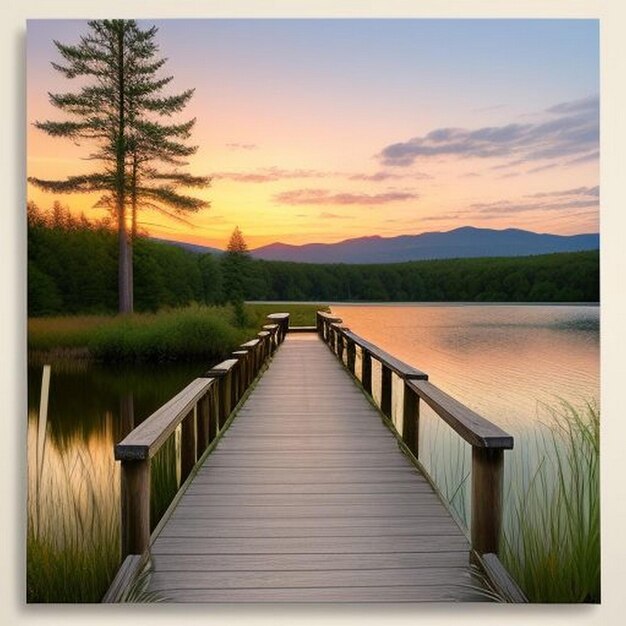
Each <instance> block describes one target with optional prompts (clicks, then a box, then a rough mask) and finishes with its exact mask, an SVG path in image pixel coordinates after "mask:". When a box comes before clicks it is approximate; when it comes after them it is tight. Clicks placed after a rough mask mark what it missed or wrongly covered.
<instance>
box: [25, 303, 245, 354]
mask: <svg viewBox="0 0 626 626" xmlns="http://www.w3.org/2000/svg"><path fill="white" fill-rule="evenodd" d="M256 331H257V328H256V324H254V325H252V324H251V325H250V326H248V327H243V328H242V327H239V326H238V325H237V323H236V320H235V315H234V311H233V308H232V307H230V306H223V307H206V306H197V305H192V306H189V307H185V308H181V309H171V310H164V311H160V312H158V313H134V314H131V315H123V316H122V315H120V316H105V315H82V316H76V317H72V316H67V317H48V318H34V319H30V320H29V322H28V348H29V350H30V351H31V352H36V351H48V352H55V351H56V352H60V351H63V350H67V349H74V350H77V349H83V350H86V351H87V353H88V355H89V356H91V357H93V358H95V359H98V360H101V361H112V362H122V361H124V362H137V361H146V362H158V361H166V360H190V359H194V358H198V357H209V358H221V357H223V356H225V355H226V354H228V353H229V352H230V351H231V350H233V349H234V348H235V347H236V346H237V345H239V344H240V343H241V342H242V341H245V340H246V339H249V338H250V336H251V335H253V334H254V333H255V332H256Z"/></svg>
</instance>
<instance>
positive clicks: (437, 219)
mask: <svg viewBox="0 0 626 626" xmlns="http://www.w3.org/2000/svg"><path fill="white" fill-rule="evenodd" d="M26 135H27V176H28V183H27V198H26V210H27V221H28V430H27V433H28V438H27V442H26V450H25V452H26V453H27V457H28V494H27V503H26V506H27V524H28V526H27V532H26V535H27V554H26V558H27V563H26V576H27V581H26V589H27V601H28V602H29V603H100V602H106V603H112V602H115V603H122V602H132V603H138V602H145V603H148V602H164V603H169V602H177V603H178V602H194V603H227V604H235V605H239V604H246V603H252V604H255V603H306V604H318V603H331V604H332V603H370V602H375V603H381V602H383V603H393V604H395V603H420V602H438V603H452V602H484V603H488V602H510V603H526V602H529V603H599V602H600V599H601V595H600V593H601V590H600V491H599V454H600V452H599V433H600V397H599V311H600V309H599V305H600V303H599V243H600V242H599V197H600V193H599V171H598V167H599V47H598V22H597V20H580V19H577V20H566V19H551V20H525V19H515V20H512V19H511V20H502V19H496V20H476V19H471V20H470V19H467V20H462V19H458V20H433V19H402V20H397V19H386V20H382V19H265V20H254V19H228V20H226V19H185V20H183V19H181V20H145V19H138V20H131V19H128V20H126V19H124V20H120V19H111V20H104V19H103V20H92V21H88V20H32V21H29V22H28V25H27V130H26ZM416 611H419V608H416Z"/></svg>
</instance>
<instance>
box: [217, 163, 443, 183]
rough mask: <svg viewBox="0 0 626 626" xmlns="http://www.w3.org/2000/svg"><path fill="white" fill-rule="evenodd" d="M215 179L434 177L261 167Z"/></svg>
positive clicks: (239, 181) (220, 173) (277, 179)
mask: <svg viewBox="0 0 626 626" xmlns="http://www.w3.org/2000/svg"><path fill="white" fill-rule="evenodd" d="M213 178H214V179H215V180H231V181H234V182H237V183H272V182H276V181H279V180H291V179H296V178H346V179H347V180H357V181H366V182H376V183H377V182H384V181H386V180H401V179H414V180H427V179H430V178H432V176H430V175H429V174H425V173H423V172H412V173H402V174H398V173H396V172H385V171H378V172H374V173H373V174H364V173H351V172H335V171H327V170H307V169H294V170H290V169H284V168H280V167H275V166H273V167H261V168H257V169H255V170H248V171H226V172H215V173H214V174H213Z"/></svg>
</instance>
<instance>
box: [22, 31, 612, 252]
mask: <svg viewBox="0 0 626 626" xmlns="http://www.w3.org/2000/svg"><path fill="white" fill-rule="evenodd" d="M152 24H156V25H157V26H158V28H159V32H158V35H157V39H158V41H159V44H160V46H161V53H162V55H163V56H165V57H167V58H168V62H167V63H166V65H165V68H164V74H171V75H173V76H174V80H173V81H172V84H173V89H174V91H177V92H178V91H182V90H184V89H187V88H190V87H193V88H195V90H196V91H195V94H194V98H193V99H192V101H191V103H190V105H189V106H188V107H187V109H186V110H185V111H184V113H182V114H181V115H180V116H179V118H178V119H180V120H181V121H182V120H185V119H188V118H190V117H196V118H197V124H196V127H195V131H194V134H193V143H194V144H197V145H198V146H199V149H198V152H197V154H196V155H195V156H193V157H192V158H191V159H190V164H189V168H188V169H189V171H191V172H192V173H194V174H204V175H210V176H212V177H213V182H212V186H211V188H210V189H207V190H203V191H201V192H199V194H200V195H202V197H205V198H206V199H208V200H210V201H211V208H210V209H208V210H205V211H203V212H201V213H198V214H195V215H193V216H191V217H190V221H191V222H192V224H193V225H192V226H190V225H186V224H181V223H178V222H175V221H173V220H169V219H166V218H163V217H162V216H160V215H159V214H153V213H144V214H143V215H142V216H141V217H140V221H141V224H142V226H143V228H144V229H146V230H148V231H149V232H150V234H151V235H153V236H157V237H164V238H168V239H176V240H181V241H189V242H194V243H199V244H204V245H211V246H217V247H224V246H225V244H226V241H227V239H228V236H229V234H230V233H231V231H232V230H233V228H234V226H235V225H238V226H239V227H240V228H241V230H242V231H243V233H244V236H245V237H246V240H247V242H248V244H249V245H250V246H251V247H256V246H260V245H264V244H267V243H271V242H274V241H282V242H285V243H293V244H299V243H308V242H314V241H315V242H333V241H339V240H342V239H347V238H351V237H360V236H366V235H375V234H378V235H382V236H386V237H389V236H394V235H400V234H416V233H421V232H425V231H435V230H450V229H452V228H456V227H458V226H466V225H472V226H478V227H488V228H508V227H515V228H524V229H528V230H533V231H537V232H551V233H558V234H574V233H583V232H596V231H597V230H598V228H599V225H598V220H599V208H598V201H599V191H598V184H599V131H598V126H599V122H598V118H599V96H598V94H599V90H600V86H599V60H598V54H599V50H598V22H597V21H596V20H286V19H285V20H269V19H268V20H172V21H167V20H165V21H159V20H157V21H144V20H140V26H141V27H148V26H150V25H152ZM86 30H87V27H86V22H83V21H79V20H72V21H65V20H54V21H52V20H36V21H30V22H29V23H28V36H27V39H28V41H27V46H28V53H27V54H28V56H27V103H28V111H27V120H28V122H29V127H28V131H27V160H28V162H27V172H28V175H29V176H37V177H41V178H63V177H65V176H67V175H70V174H78V173H82V172H87V171H90V170H92V169H93V162H90V161H86V160H84V158H83V157H86V156H87V155H88V154H89V152H90V148H91V147H90V146H89V145H88V144H84V145H79V146H76V145H74V144H72V143H71V142H70V141H68V140H65V139H55V138H51V137H48V136H47V135H45V134H44V133H43V132H41V131H39V130H37V129H36V128H34V127H33V126H32V122H34V121H35V120H44V119H62V118H63V116H62V114H61V112H60V111H58V110H56V109H55V108H54V107H52V106H51V105H50V104H49V102H48V92H53V93H56V92H66V91H73V90H75V89H76V87H75V86H74V85H73V83H72V81H68V80H66V79H64V78H63V77H62V76H61V75H60V74H58V73H57V72H56V71H55V70H54V69H53V68H52V67H51V65H50V62H51V61H59V60H60V59H59V55H58V53H57V52H56V49H55V47H54V44H53V40H54V39H57V40H59V41H61V42H63V43H76V42H77V41H78V37H79V36H80V35H81V34H83V33H85V32H86ZM192 193H193V192H192ZM196 193H197V192H196ZM28 197H29V199H32V200H35V201H36V202H37V204H39V205H40V206H42V207H48V206H49V205H50V204H52V202H53V201H54V200H55V199H60V200H61V201H62V202H63V203H64V204H68V205H69V206H70V208H71V209H72V210H73V211H75V212H80V211H84V212H85V213H86V214H87V215H89V216H93V217H102V216H103V215H104V212H103V211H102V210H100V209H93V208H91V207H92V205H93V204H94V203H95V202H96V200H97V196H64V197H58V198H57V197H55V196H52V195H50V194H45V193H44V192H41V191H39V190H38V189H35V188H33V187H32V186H30V185H29V187H28Z"/></svg>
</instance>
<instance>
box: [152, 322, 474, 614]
mask: <svg viewBox="0 0 626 626" xmlns="http://www.w3.org/2000/svg"><path fill="white" fill-rule="evenodd" d="M150 551H151V555H152V561H153V575H152V578H151V582H150V589H151V590H153V591H157V592H159V593H160V594H161V595H162V596H163V597H164V598H165V599H167V600H169V601H173V602H236V603H241V602H418V601H431V602H432V601H434V602H442V601H459V600H462V601H467V600H482V599H484V596H482V595H480V594H479V593H478V592H477V591H476V590H474V589H472V588H471V585H474V586H476V585H477V582H476V581H474V580H472V578H471V576H470V568H469V551H470V546H469V543H468V540H467V539H466V537H465V535H464V534H463V533H462V532H461V530H460V529H459V528H458V526H457V525H456V523H455V522H454V521H453V519H452V518H451V516H450V515H449V513H448V512H447V510H446V508H445V507H444V506H443V504H442V503H441V501H440V500H439V498H438V497H437V495H435V493H434V492H433V490H432V488H431V487H430V485H429V483H428V482H427V481H426V480H425V478H424V477H423V476H422V475H421V474H420V473H419V472H418V470H417V469H416V468H415V466H414V465H413V464H412V463H411V462H410V461H409V460H408V459H407V458H406V457H405V456H404V454H403V453H402V452H401V450H400V449H399V447H398V443H397V440H396V438H395V437H394V435H393V434H392V433H391V432H390V431H389V429H388V428H387V427H386V426H385V424H384V423H383V421H382V420H381V416H380V414H379V412H378V411H377V410H376V409H375V408H374V407H373V406H372V405H371V404H370V402H369V401H368V399H367V398H366V396H365V395H364V394H363V393H362V391H361V390H360V388H359V387H358V386H357V385H356V384H355V383H354V382H353V380H352V378H351V376H350V374H349V373H348V372H347V371H346V370H345V369H344V368H343V366H342V365H341V364H340V363H339V361H338V360H337V359H336V358H335V356H334V355H333V354H332V353H331V351H330V350H329V349H328V347H327V346H326V345H325V344H324V343H323V342H322V341H321V340H320V339H319V337H318V336H317V335H316V334H313V333H308V334H307V333H302V334H300V333H293V334H292V333H290V334H288V335H287V338H286V340H285V341H284V343H283V344H282V345H281V346H280V348H279V349H278V350H277V352H276V353H275V355H274V357H273V359H272V362H271V367H270V368H269V369H267V370H266V371H265V373H264V374H263V375H262V377H261V378H260V380H259V381H258V383H257V384H256V386H255V387H254V388H253V390H252V392H251V393H250V395H249V396H248V398H247V400H246V401H245V403H244V404H243V406H242V407H241V408H240V410H239V411H238V413H237V415H236V417H235V419H234V421H233V423H232V425H231V426H230V428H229V429H228V430H227V431H226V433H225V434H224V435H223V437H222V438H221V439H220V440H219V441H218V443H217V446H216V448H215V449H214V450H213V451H212V452H211V454H210V455H209V456H208V457H207V459H206V461H205V462H204V464H203V465H202V466H201V467H200V468H199V470H198V472H197V474H196V475H195V477H194V478H193V480H192V481H191V483H190V484H189V486H188V488H187V489H186V491H185V492H184V493H183V494H182V496H181V498H180V500H179V502H178V505H177V507H176V508H175V510H174V511H173V513H172V515H171V516H170V517H169V519H168V520H167V521H166V522H165V524H164V525H163V526H162V529H161V532H160V533H159V534H158V536H157V537H156V538H155V539H154V541H153V543H152V545H151V548H150Z"/></svg>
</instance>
